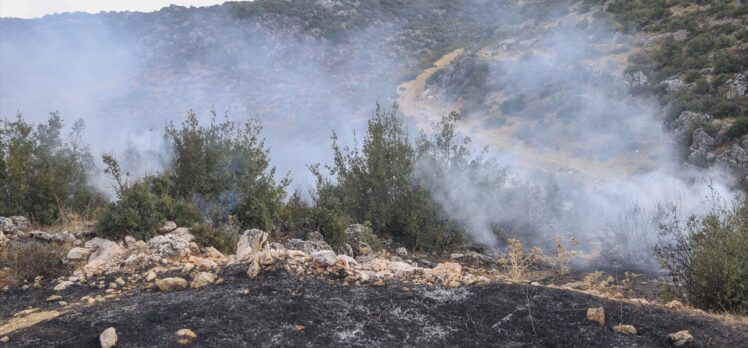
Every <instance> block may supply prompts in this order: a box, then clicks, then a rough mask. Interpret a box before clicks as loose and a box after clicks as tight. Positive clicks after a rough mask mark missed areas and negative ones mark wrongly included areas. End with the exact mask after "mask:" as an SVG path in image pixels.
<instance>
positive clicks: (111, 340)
mask: <svg viewBox="0 0 748 348" xmlns="http://www.w3.org/2000/svg"><path fill="white" fill-rule="evenodd" d="M99 343H101V348H111V347H114V346H115V345H116V344H117V331H116V330H115V329H114V328H113V327H110V328H108V329H106V330H104V332H102V333H101V335H99Z"/></svg>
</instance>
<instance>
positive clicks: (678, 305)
mask: <svg viewBox="0 0 748 348" xmlns="http://www.w3.org/2000/svg"><path fill="white" fill-rule="evenodd" d="M665 307H666V308H670V309H681V308H683V303H681V302H680V301H678V300H672V301H670V302H668V303H667V304H665Z"/></svg>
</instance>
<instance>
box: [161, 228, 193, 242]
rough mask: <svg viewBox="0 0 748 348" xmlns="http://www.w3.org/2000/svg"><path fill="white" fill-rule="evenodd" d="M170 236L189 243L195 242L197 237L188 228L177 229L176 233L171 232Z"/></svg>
mask: <svg viewBox="0 0 748 348" xmlns="http://www.w3.org/2000/svg"><path fill="white" fill-rule="evenodd" d="M168 234H173V235H175V236H177V237H179V238H182V239H184V240H185V241H186V242H187V243H189V242H191V241H193V240H195V236H193V235H192V234H191V233H190V229H189V228H187V227H179V228H177V229H175V230H174V231H171V232H169V233H168Z"/></svg>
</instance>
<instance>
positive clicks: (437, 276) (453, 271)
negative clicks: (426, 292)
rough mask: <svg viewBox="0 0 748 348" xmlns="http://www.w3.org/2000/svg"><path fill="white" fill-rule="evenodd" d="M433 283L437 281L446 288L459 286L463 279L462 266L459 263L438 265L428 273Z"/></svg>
mask: <svg viewBox="0 0 748 348" xmlns="http://www.w3.org/2000/svg"><path fill="white" fill-rule="evenodd" d="M427 275H428V277H429V278H430V279H431V280H432V281H436V282H439V283H441V284H442V285H446V286H456V285H459V282H460V280H461V279H462V266H461V265H460V264H459V263H454V262H444V263H440V264H438V265H436V267H434V268H432V269H431V270H429V271H428V272H427Z"/></svg>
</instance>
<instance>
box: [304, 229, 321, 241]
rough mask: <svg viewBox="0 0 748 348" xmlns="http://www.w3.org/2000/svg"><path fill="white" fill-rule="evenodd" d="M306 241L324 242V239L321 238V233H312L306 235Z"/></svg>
mask: <svg viewBox="0 0 748 348" xmlns="http://www.w3.org/2000/svg"><path fill="white" fill-rule="evenodd" d="M306 240H308V241H311V242H324V241H325V237H323V236H322V233H319V231H312V232H309V233H307V234H306Z"/></svg>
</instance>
